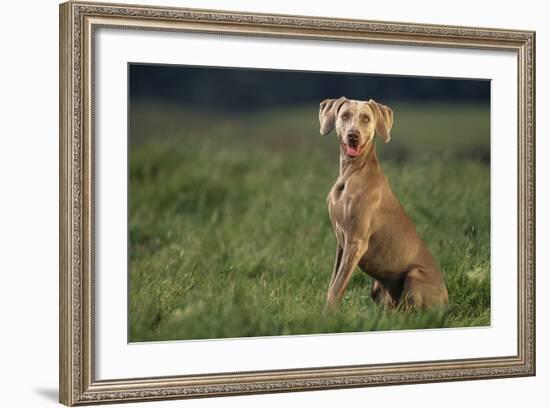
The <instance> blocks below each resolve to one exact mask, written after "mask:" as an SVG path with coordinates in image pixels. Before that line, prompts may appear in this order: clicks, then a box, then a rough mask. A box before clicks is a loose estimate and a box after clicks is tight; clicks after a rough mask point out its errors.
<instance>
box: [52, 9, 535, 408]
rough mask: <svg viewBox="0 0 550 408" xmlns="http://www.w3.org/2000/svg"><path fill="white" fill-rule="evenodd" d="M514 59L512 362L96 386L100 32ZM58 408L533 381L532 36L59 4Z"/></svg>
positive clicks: (460, 362) (473, 361) (114, 382)
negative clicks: (463, 52)
mask: <svg viewBox="0 0 550 408" xmlns="http://www.w3.org/2000/svg"><path fill="white" fill-rule="evenodd" d="M106 26H108V27H115V28H120V29H125V28H131V29H140V30H162V31H177V32H201V33H216V34H229V35H242V36H269V37H285V38H302V39H324V40H333V41H365V42H376V43H383V44H400V45H407V44H408V45H429V46H441V47H457V48H476V49H492V50H506V51H513V52H515V53H516V54H517V62H518V83H517V86H518V124H519V125H518V163H519V166H518V179H517V182H518V205H519V211H518V224H519V228H518V243H519V244H518V265H517V267H518V282H519V285H518V350H517V354H516V355H513V356H499V357H493V358H482V359H462V360H446V361H427V362H416V363H398V364H380V365H369V366H365V365H363V366H344V367H320V368H305V369H293V370H276V371H262V372H247V373H219V374H210V375H191V376H176V377H153V378H132V379H113V380H101V381H100V380H96V379H95V374H94V371H95V370H94V361H95V354H94V221H93V220H94V218H93V214H94V176H93V175H94V171H93V169H94V167H93V166H94V150H93V148H94V127H93V126H94V122H93V106H94V100H93V81H94V77H93V75H94V73H93V61H94V54H93V47H94V32H95V30H96V29H97V28H98V27H106ZM59 181H60V254H59V260H60V304H59V306H60V316H59V318H60V342H59V344H60V346H59V353H60V402H62V403H63V404H66V405H79V404H90V403H106V402H117V401H120V402H122V401H145V400H157V399H173V398H191V397H205V396H220V395H235V394H253V393H267V392H283V391H301V390H316V389H331V388H347V387H364V386H373V385H390V384H408V383H424V382H437V381H454V380H470V379H485V378H502V377H517V376H530V375H534V374H535V33H534V32H531V31H512V30H502V29H488V28H466V27H454V26H440V25H422V24H411V23H395V22H374V21H361V20H344V19H330V18H319V17H299V16H288V15H268V14H250V13H239V12H228V11H213V10H196V9H181V8H161V7H149V6H135V5H117V4H99V3H84V2H68V3H64V4H61V5H60V179H59Z"/></svg>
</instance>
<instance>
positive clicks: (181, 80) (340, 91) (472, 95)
mask: <svg viewBox="0 0 550 408" xmlns="http://www.w3.org/2000/svg"><path fill="white" fill-rule="evenodd" d="M129 74H130V75H129V82H130V87H129V92H130V98H131V99H132V100H138V99H148V100H158V101H164V102H168V103H178V104H181V105H193V106H195V107H198V108H203V107H213V108H219V109H234V110H240V109H247V110H248V109H261V108H266V107H272V106H280V105H294V104H304V103H318V102H320V101H321V100H322V99H325V98H334V97H339V96H342V95H345V96H346V97H348V98H352V99H370V98H372V99H376V100H379V101H386V102H390V101H391V102H395V101H412V102H449V103H451V102H480V103H488V102H489V99H490V81H488V80H471V79H467V80H464V79H447V78H428V77H410V76H409V77H403V76H381V75H366V74H347V73H345V74H343V73H322V72H303V71H277V70H256V69H233V68H229V69H228V68H205V67H191V66H175V65H143V64H132V65H130V67H129Z"/></svg>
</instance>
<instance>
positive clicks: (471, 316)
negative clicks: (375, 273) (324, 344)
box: [129, 104, 490, 341]
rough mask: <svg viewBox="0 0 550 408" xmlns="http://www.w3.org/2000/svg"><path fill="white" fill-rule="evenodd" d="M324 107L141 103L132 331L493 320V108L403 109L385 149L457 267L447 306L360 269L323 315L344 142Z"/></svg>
mask: <svg viewBox="0 0 550 408" xmlns="http://www.w3.org/2000/svg"><path fill="white" fill-rule="evenodd" d="M316 109H317V107H316V106H307V107H295V108H287V109H278V110H271V111H262V112H255V113H250V114H246V115H245V114H240V115H235V114H229V113H224V112H214V113H212V112H208V113H207V112H202V113H201V112H189V111H186V110H184V109H177V108H175V107H171V106H162V105H156V104H154V105H151V104H149V105H148V104H134V105H133V106H132V109H131V115H130V125H131V134H130V165H129V166H130V191H129V228H130V272H129V274H130V285H129V319H130V325H129V340H130V341H148V340H172V339H199V338H225V337H243V336H270V335H288V334H308V333H329V332H351V331H369V330H393V329H418V328H437V327H464V326H484V325H489V324H490V173H489V152H490V148H489V110H488V108H487V107H481V106H470V107H467V106H420V107H418V106H412V105H401V106H394V111H395V124H394V129H393V132H392V141H391V142H390V143H389V144H388V145H383V144H381V143H378V146H377V150H378V154H379V157H380V159H381V162H382V167H383V169H384V171H385V172H386V174H387V175H388V177H389V180H390V184H391V185H392V188H393V190H394V192H395V194H396V195H397V197H398V198H399V199H400V201H401V203H402V204H403V206H404V207H405V209H406V211H407V212H408V214H409V215H410V216H411V218H412V219H413V220H414V222H415V224H416V226H417V230H418V232H419V233H420V235H421V236H422V237H423V239H424V240H425V241H426V242H427V244H428V246H429V248H430V249H431V251H432V253H433V254H434V256H435V258H436V259H437V260H438V262H439V264H440V266H441V269H442V271H443V273H444V275H445V280H446V283H447V287H448V289H449V301H450V308H449V310H448V312H447V313H446V314H437V313H433V312H432V313H430V312H394V311H388V310H384V309H383V308H382V307H380V306H378V305H376V304H374V303H373V302H372V301H371V299H370V297H369V295H368V294H369V289H370V285H371V279H370V278H369V277H368V276H367V275H366V274H365V273H363V272H362V271H360V270H357V271H356V272H355V274H354V276H353V278H352V281H351V283H350V285H349V287H348V289H347V291H346V293H345V297H344V300H343V303H342V306H341V308H340V309H339V310H338V311H337V312H335V313H333V314H324V313H323V307H324V304H325V299H326V290H327V286H328V281H329V278H330V274H331V269H332V264H333V260H334V252H335V246H336V241H335V237H334V233H333V232H332V228H331V225H330V220H329V217H328V212H327V207H326V201H325V199H326V195H327V193H328V190H329V189H330V187H331V186H332V183H333V182H334V180H335V179H336V176H337V171H338V146H337V142H336V136H335V135H334V134H331V135H329V136H321V135H319V131H318V126H319V125H318V122H317V111H316Z"/></svg>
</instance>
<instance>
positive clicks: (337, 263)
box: [328, 243, 343, 288]
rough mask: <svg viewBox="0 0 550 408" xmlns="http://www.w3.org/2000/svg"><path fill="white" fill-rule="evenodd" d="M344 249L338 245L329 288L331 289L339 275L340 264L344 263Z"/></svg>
mask: <svg viewBox="0 0 550 408" xmlns="http://www.w3.org/2000/svg"><path fill="white" fill-rule="evenodd" d="M342 252H343V250H342V247H341V246H340V244H339V243H336V256H335V258H334V267H333V268H332V276H331V277H330V284H329V285H328V287H329V288H330V287H331V286H332V284H333V283H334V279H335V278H336V275H337V273H338V269H339V268H340V263H341V262H342Z"/></svg>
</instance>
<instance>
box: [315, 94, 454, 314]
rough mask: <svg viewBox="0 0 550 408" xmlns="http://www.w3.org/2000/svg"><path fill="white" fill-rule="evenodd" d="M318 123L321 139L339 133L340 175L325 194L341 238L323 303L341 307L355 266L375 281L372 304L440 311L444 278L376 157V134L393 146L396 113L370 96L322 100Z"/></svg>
mask: <svg viewBox="0 0 550 408" xmlns="http://www.w3.org/2000/svg"><path fill="white" fill-rule="evenodd" d="M319 122H320V125H321V134H322V135H326V134H328V133H330V132H331V131H332V130H333V129H335V128H336V134H337V135H338V141H339V142H340V175H339V177H338V179H337V180H336V183H334V186H333V187H332V189H331V190H330V193H329V195H328V197H327V202H328V210H329V214H330V220H331V222H332V226H333V228H334V232H335V234H336V239H337V240H338V245H337V247H336V260H335V263H334V269H333V272H332V277H331V279H330V285H329V289H328V294H327V306H328V307H329V308H330V309H334V308H336V307H337V306H338V305H339V303H340V302H341V300H342V297H343V295H344V291H345V290H346V287H347V286H348V284H349V282H350V279H351V276H352V274H353V271H354V270H355V268H356V267H357V266H359V267H360V268H361V269H362V270H363V271H365V272H366V273H367V274H368V275H370V276H371V277H372V278H373V279H374V283H373V286H372V290H371V297H372V298H373V300H375V301H377V302H381V303H382V304H384V305H385V306H386V307H388V308H395V307H398V306H399V307H403V308H404V309H406V310H410V309H423V308H432V307H442V308H445V307H446V306H447V305H448V294H447V288H446V286H445V282H444V281H443V275H442V274H441V272H440V271H439V269H438V267H437V265H436V262H435V261H434V259H433V257H432V254H431V253H430V251H429V249H428V247H427V246H426V244H425V243H424V242H423V241H422V239H421V238H420V236H419V235H418V234H417V232H416V228H415V226H414V224H413V222H412V221H411V219H410V218H409V217H408V216H407V214H406V213H405V210H404V209H403V207H402V206H401V204H400V203H399V201H398V200H397V198H396V197H395V195H394V194H393V192H392V190H391V188H390V185H389V183H388V179H387V177H386V176H385V175H384V172H383V171H382V168H381V167H380V163H379V161H378V158H377V157H376V150H375V145H374V136H375V134H376V135H378V136H379V137H380V139H382V141H383V142H384V143H388V142H389V141H390V130H391V128H392V124H393V111H392V110H391V109H390V108H389V107H387V106H385V105H382V104H380V103H378V102H376V101H374V100H372V99H371V100H369V101H356V100H350V99H346V98H345V97H341V98H340V99H325V100H324V101H323V102H321V105H320V108H319Z"/></svg>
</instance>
